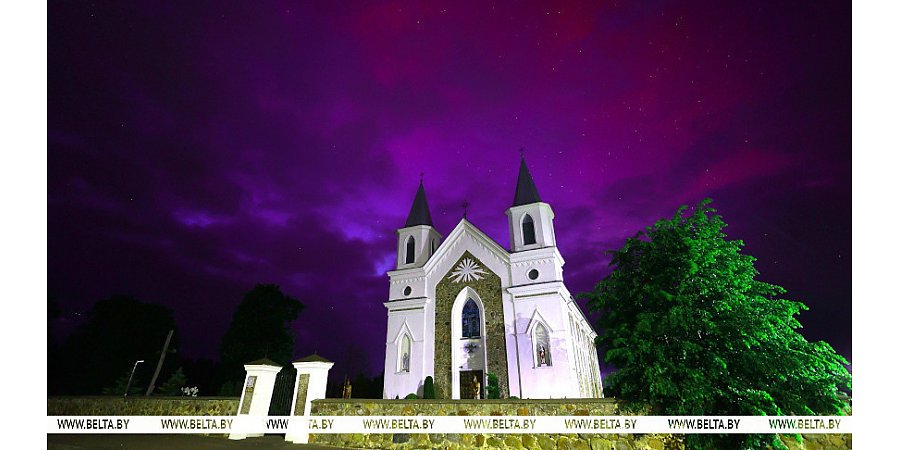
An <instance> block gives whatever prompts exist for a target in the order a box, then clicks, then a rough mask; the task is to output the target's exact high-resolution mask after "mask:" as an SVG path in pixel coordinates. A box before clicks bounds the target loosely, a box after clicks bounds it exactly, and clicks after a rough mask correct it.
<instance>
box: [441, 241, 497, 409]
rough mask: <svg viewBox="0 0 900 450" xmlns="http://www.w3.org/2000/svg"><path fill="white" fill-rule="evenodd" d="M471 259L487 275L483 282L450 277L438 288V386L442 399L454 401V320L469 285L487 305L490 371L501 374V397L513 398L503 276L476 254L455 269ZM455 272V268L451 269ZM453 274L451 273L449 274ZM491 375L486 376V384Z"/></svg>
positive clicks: (456, 263) (487, 347)
mask: <svg viewBox="0 0 900 450" xmlns="http://www.w3.org/2000/svg"><path fill="white" fill-rule="evenodd" d="M465 258H470V259H472V260H473V261H475V262H476V263H477V264H478V266H479V267H480V268H481V269H482V270H484V271H485V272H486V273H484V274H483V277H482V278H481V279H480V280H470V281H460V282H458V283H456V282H452V281H451V280H450V276H449V275H445V276H444V278H443V279H442V280H441V281H440V282H439V283H438V284H437V286H435V293H434V294H435V301H434V385H435V386H437V387H438V391H439V396H441V397H442V398H451V397H452V392H453V386H452V384H453V383H452V381H451V380H452V379H453V378H452V375H453V373H452V370H453V362H452V361H450V359H451V355H452V352H451V346H452V345H455V342H453V339H452V337H451V324H450V323H451V321H452V320H457V319H456V318H454V317H451V315H452V314H451V309H452V308H453V301H454V300H456V296H457V295H458V294H459V292H460V291H461V290H463V289H465V288H466V287H467V286H468V287H471V288H472V289H474V290H475V292H477V293H478V296H479V297H481V302H482V303H484V311H482V314H484V323H485V329H484V330H482V332H483V333H485V336H486V338H485V351H486V353H487V364H488V368H487V369H488V372H490V373H494V374H497V377H498V378H499V380H500V396H501V397H506V396H509V370H508V368H507V362H506V326H505V325H504V320H503V296H502V290H501V283H500V277H499V276H497V274H495V273H493V272H491V270H490V269H488V267H487V266H486V265H485V264H484V263H482V262H481V260H479V259H478V258H476V257H475V255H473V254H471V253H469V252H468V251H466V252H463V254H462V256H460V257H459V259H457V261H456V262H455V263H454V264H453V266H451V267H456V266H457V265H458V264H459V262H460V261H462V260H463V259H465ZM451 271H452V269H451ZM448 274H449V272H448ZM486 382H487V374H485V383H486Z"/></svg>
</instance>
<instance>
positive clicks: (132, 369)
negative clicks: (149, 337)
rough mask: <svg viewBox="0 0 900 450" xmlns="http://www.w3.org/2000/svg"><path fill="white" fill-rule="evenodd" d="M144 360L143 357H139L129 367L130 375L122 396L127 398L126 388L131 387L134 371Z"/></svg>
mask: <svg viewBox="0 0 900 450" xmlns="http://www.w3.org/2000/svg"><path fill="white" fill-rule="evenodd" d="M142 362H144V360H143V359H139V360H137V361H135V362H134V367H132V368H131V376H129V377H128V385H126V386H125V395H124V396H123V397H122V398H123V399H124V398H128V390H129V389H131V380H132V379H134V371H135V370H137V365H138V364H140V363H142Z"/></svg>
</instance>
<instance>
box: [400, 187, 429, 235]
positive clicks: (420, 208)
mask: <svg viewBox="0 0 900 450" xmlns="http://www.w3.org/2000/svg"><path fill="white" fill-rule="evenodd" d="M416 225H429V226H434V224H433V223H431V211H429V210H428V200H426V199H425V186H424V185H423V184H422V180H419V190H418V191H416V198H415V200H413V204H412V209H410V210H409V216H408V217H407V218H406V225H403V228H406V227H414V226H416Z"/></svg>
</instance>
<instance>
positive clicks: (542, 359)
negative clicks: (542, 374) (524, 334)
mask: <svg viewBox="0 0 900 450" xmlns="http://www.w3.org/2000/svg"><path fill="white" fill-rule="evenodd" d="M532 339H533V340H534V360H535V362H536V366H537V367H541V366H552V365H553V361H552V360H551V359H550V335H549V334H548V333H547V328H546V327H544V324H542V323H539V324H537V326H535V327H534V336H532Z"/></svg>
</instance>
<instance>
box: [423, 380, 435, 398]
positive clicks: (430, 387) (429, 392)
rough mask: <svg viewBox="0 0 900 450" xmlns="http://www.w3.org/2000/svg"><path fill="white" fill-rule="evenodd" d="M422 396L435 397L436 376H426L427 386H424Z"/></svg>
mask: <svg viewBox="0 0 900 450" xmlns="http://www.w3.org/2000/svg"><path fill="white" fill-rule="evenodd" d="M422 398H430V399H433V398H434V378H431V377H430V376H427V377H425V387H424V388H423V392H422Z"/></svg>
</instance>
